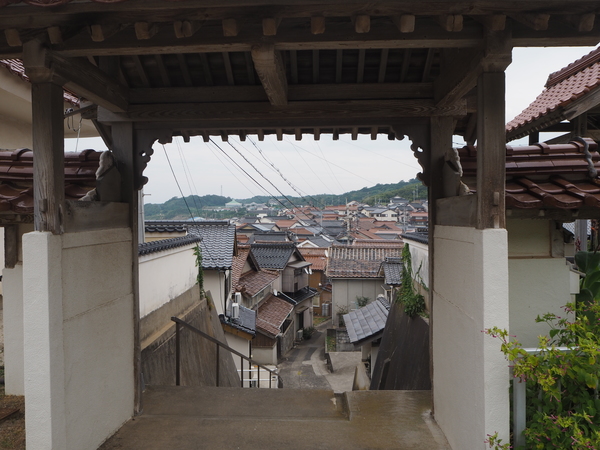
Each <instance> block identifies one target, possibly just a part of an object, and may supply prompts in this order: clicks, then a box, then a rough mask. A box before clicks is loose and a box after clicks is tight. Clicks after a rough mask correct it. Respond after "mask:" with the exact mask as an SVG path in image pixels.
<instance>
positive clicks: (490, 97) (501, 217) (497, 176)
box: [477, 71, 506, 230]
mask: <svg viewBox="0 0 600 450" xmlns="http://www.w3.org/2000/svg"><path fill="white" fill-rule="evenodd" d="M504 84H505V83H504V72H503V71H502V72H484V73H482V74H481V75H480V76H479V80H478V82H477V111H478V121H477V228H478V229H480V230H482V229H485V228H506V214H505V197H504V196H505V185H506V167H505V164H506V130H505V120H504V90H505V86H504Z"/></svg>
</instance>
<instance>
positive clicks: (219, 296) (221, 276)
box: [204, 270, 226, 314]
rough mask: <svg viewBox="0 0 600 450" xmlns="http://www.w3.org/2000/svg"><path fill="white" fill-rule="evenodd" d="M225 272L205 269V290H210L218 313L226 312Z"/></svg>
mask: <svg viewBox="0 0 600 450" xmlns="http://www.w3.org/2000/svg"><path fill="white" fill-rule="evenodd" d="M225 277H226V274H225V272H219V271H217V270H205V271H204V290H205V291H210V293H211V295H212V298H213V302H214V303H215V307H216V309H217V314H224V305H225V300H226V299H225Z"/></svg>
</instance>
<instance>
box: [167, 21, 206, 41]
mask: <svg viewBox="0 0 600 450" xmlns="http://www.w3.org/2000/svg"><path fill="white" fill-rule="evenodd" d="M202 24H203V22H202V21H198V20H194V21H190V20H176V21H175V22H173V31H174V32H175V37H176V38H177V39H183V38H189V37H192V36H193V35H194V34H196V31H198V30H199V29H200V28H201V27H202Z"/></svg>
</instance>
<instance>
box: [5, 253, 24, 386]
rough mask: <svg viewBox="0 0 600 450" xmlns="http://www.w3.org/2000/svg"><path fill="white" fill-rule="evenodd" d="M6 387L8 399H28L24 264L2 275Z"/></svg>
mask: <svg viewBox="0 0 600 450" xmlns="http://www.w3.org/2000/svg"><path fill="white" fill-rule="evenodd" d="M2 284H3V289H4V294H3V296H4V299H3V304H4V306H3V308H4V311H3V319H4V383H5V386H4V388H5V392H6V394H7V395H25V378H24V373H25V372H24V366H23V263H22V262H19V263H18V264H17V265H15V267H14V268H13V269H4V270H3V271H2Z"/></svg>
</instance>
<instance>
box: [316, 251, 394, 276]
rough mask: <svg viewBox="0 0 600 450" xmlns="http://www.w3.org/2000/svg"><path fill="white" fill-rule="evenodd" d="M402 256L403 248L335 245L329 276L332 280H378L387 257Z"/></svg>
mask: <svg viewBox="0 0 600 450" xmlns="http://www.w3.org/2000/svg"><path fill="white" fill-rule="evenodd" d="M401 256H402V247H401V246H395V247H391V246H390V247H387V246H381V245H372V246H370V247H367V246H364V247H363V246H354V245H352V246H336V245H334V246H333V247H331V249H330V256H329V261H328V264H327V276H329V277H331V278H378V277H379V268H380V267H381V263H382V262H384V261H385V258H386V257H401Z"/></svg>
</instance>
